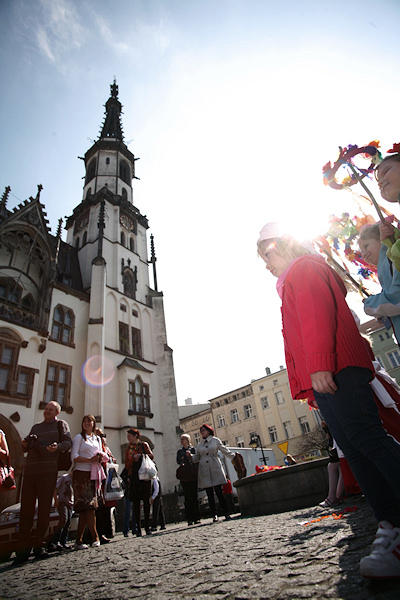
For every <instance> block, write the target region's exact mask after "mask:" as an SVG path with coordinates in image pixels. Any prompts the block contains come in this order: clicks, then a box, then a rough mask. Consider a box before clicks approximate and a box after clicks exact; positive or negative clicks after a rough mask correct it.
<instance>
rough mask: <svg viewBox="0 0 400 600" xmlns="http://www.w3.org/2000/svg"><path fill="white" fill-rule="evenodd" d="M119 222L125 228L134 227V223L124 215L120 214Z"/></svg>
mask: <svg viewBox="0 0 400 600" xmlns="http://www.w3.org/2000/svg"><path fill="white" fill-rule="evenodd" d="M119 222H120V223H121V225H122V227H125V229H128V231H133V230H134V229H135V224H134V223H133V221H132V220H131V219H130V218H129V217H127V216H126V215H121V217H120V219H119Z"/></svg>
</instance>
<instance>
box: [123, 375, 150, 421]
mask: <svg viewBox="0 0 400 600" xmlns="http://www.w3.org/2000/svg"><path fill="white" fill-rule="evenodd" d="M128 394H129V410H130V411H131V412H132V413H142V414H150V386H149V384H148V383H143V381H142V379H141V378H140V377H136V379H135V381H129V392H128Z"/></svg>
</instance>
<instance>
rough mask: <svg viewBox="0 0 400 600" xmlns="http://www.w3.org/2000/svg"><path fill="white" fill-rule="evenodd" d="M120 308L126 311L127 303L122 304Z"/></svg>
mask: <svg viewBox="0 0 400 600" xmlns="http://www.w3.org/2000/svg"><path fill="white" fill-rule="evenodd" d="M119 308H120V310H122V312H126V306H125V304H120V305H119Z"/></svg>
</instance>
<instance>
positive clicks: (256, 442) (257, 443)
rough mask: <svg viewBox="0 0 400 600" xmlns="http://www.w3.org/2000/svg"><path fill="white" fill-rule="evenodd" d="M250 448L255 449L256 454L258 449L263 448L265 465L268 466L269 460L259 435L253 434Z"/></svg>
mask: <svg viewBox="0 0 400 600" xmlns="http://www.w3.org/2000/svg"><path fill="white" fill-rule="evenodd" d="M250 448H253V450H254V452H256V450H257V448H261V454H262V459H263V461H264V465H265V466H267V460H268V458H266V456H265V454H264V449H263V446H262V443H261V438H260V436H259V435H258V433H252V434H251V438H250Z"/></svg>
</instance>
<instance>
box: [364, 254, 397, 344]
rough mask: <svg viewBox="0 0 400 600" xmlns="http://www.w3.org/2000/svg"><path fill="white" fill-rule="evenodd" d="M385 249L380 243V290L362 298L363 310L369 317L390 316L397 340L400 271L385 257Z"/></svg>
mask: <svg viewBox="0 0 400 600" xmlns="http://www.w3.org/2000/svg"><path fill="white" fill-rule="evenodd" d="M386 250H387V248H386V246H384V245H383V244H382V248H381V251H380V253H379V261H378V279H379V282H380V284H381V286H382V291H381V293H380V294H375V295H374V296H370V297H369V298H366V299H365V300H364V311H365V313H366V314H367V315H370V316H371V317H376V318H379V317H390V320H391V321H392V324H393V329H394V333H395V335H396V338H397V341H400V273H399V271H397V269H395V268H394V266H393V264H392V263H391V261H390V260H389V259H388V258H387V256H386Z"/></svg>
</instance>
